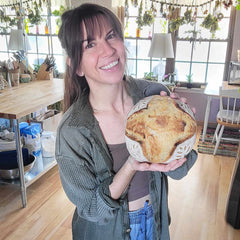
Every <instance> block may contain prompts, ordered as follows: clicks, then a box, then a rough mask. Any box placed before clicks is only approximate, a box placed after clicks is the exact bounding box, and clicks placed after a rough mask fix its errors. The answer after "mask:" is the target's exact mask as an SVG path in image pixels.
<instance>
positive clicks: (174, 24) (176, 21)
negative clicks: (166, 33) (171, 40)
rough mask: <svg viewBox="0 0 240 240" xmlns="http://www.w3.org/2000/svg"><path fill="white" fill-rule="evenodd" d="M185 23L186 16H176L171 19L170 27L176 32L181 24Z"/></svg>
mask: <svg viewBox="0 0 240 240" xmlns="http://www.w3.org/2000/svg"><path fill="white" fill-rule="evenodd" d="M184 23H185V21H184V18H176V19H172V20H170V21H169V29H170V31H171V32H175V31H177V30H178V29H179V27H180V26H181V25H183V24H184Z"/></svg>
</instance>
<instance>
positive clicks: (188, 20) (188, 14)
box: [184, 9, 192, 23]
mask: <svg viewBox="0 0 240 240" xmlns="http://www.w3.org/2000/svg"><path fill="white" fill-rule="evenodd" d="M184 20H185V21H186V23H191V22H192V10H191V9H190V10H189V9H187V10H186V12H185V13H184Z"/></svg>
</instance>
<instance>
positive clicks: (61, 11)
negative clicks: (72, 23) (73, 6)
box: [52, 5, 68, 27]
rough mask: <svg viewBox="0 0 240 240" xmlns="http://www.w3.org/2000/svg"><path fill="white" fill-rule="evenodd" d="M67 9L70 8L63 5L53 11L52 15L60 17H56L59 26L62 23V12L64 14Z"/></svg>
mask: <svg viewBox="0 0 240 240" xmlns="http://www.w3.org/2000/svg"><path fill="white" fill-rule="evenodd" d="M66 10H68V8H65V7H64V6H63V5H61V6H60V8H59V10H54V11H53V12H52V15H53V16H56V17H58V18H57V19H56V24H57V26H58V27H60V25H61V16H62V14H63V13H64V12H65V11H66Z"/></svg>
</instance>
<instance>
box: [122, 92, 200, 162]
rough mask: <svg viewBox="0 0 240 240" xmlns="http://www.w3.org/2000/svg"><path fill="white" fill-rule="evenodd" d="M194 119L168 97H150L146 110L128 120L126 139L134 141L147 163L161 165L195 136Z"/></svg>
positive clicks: (132, 115)
mask: <svg viewBox="0 0 240 240" xmlns="http://www.w3.org/2000/svg"><path fill="white" fill-rule="evenodd" d="M196 128H197V124H196V121H195V119H194V118H193V117H192V116H190V115H189V114H188V113H186V112H185V111H184V110H183V109H182V108H181V107H180V106H179V105H178V103H177V102H176V101H175V100H173V99H171V98H170V97H161V96H158V95H156V96H153V97H152V99H151V100H150V101H149V103H148V104H147V108H143V109H141V110H138V111H137V112H135V113H133V114H131V115H130V116H129V117H128V119H127V124H126V133H125V134H126V136H127V137H128V138H130V139H132V140H133V141H137V142H138V143H139V144H140V145H141V148H142V152H143V155H144V156H145V157H146V159H147V160H148V161H149V162H152V163H164V162H166V161H167V160H168V159H169V158H170V157H171V155H172V154H173V152H174V150H175V149H176V147H177V146H178V145H179V144H181V143H183V142H184V141H186V140H187V139H190V138H191V137H193V136H194V135H195V133H196Z"/></svg>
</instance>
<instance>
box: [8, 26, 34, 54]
mask: <svg viewBox="0 0 240 240" xmlns="http://www.w3.org/2000/svg"><path fill="white" fill-rule="evenodd" d="M24 37H25V42H26V48H25V44H24ZM9 49H10V50H31V45H30V42H29V39H28V36H27V34H26V33H24V32H23V30H22V29H12V30H11V33H10V39H9Z"/></svg>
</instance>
